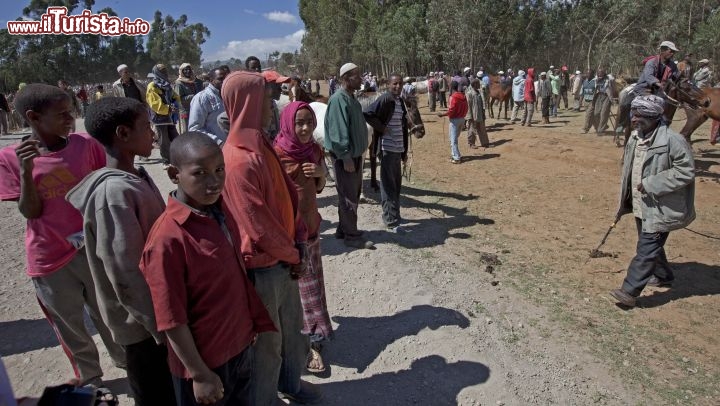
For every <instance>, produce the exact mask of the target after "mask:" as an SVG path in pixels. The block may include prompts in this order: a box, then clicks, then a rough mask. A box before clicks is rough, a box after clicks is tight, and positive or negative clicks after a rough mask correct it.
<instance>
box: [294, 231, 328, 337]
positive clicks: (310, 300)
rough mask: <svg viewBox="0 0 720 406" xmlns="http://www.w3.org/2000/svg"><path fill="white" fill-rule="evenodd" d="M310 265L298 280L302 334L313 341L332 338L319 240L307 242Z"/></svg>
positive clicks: (314, 239)
mask: <svg viewBox="0 0 720 406" xmlns="http://www.w3.org/2000/svg"><path fill="white" fill-rule="evenodd" d="M307 247H308V253H309V254H310V263H309V265H308V270H307V272H306V273H305V275H304V276H302V277H300V279H298V285H299V287H300V301H301V302H302V308H303V330H302V333H303V334H307V335H310V336H314V337H312V338H313V341H321V340H323V339H330V338H332V335H333V331H332V324H331V323H330V315H328V311H327V302H326V300H325V278H324V277H323V267H322V255H321V253H320V238H319V237H315V238H313V239H311V240H308V242H307Z"/></svg>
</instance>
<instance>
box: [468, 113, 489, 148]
mask: <svg viewBox="0 0 720 406" xmlns="http://www.w3.org/2000/svg"><path fill="white" fill-rule="evenodd" d="M476 137H477V139H478V140H479V141H480V145H481V146H483V147H485V148H487V147H489V146H490V139H489V138H488V135H487V130H486V129H485V120H480V121H473V123H472V124H471V125H469V126H468V133H467V139H468V145H470V146H473V145H475V138H476Z"/></svg>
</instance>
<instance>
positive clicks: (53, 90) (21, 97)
mask: <svg viewBox="0 0 720 406" xmlns="http://www.w3.org/2000/svg"><path fill="white" fill-rule="evenodd" d="M69 99H70V96H69V95H68V94H67V93H65V91H64V90H62V89H60V88H59V87H57V86H51V85H46V84H44V83H30V84H29V85H26V86H24V87H23V88H22V89H20V90H19V91H18V92H17V94H16V95H15V110H17V111H18V112H19V113H20V114H21V115H22V116H23V118H24V117H25V112H26V111H28V110H32V111H34V112H36V113H43V112H44V111H45V110H46V109H47V108H48V107H50V105H51V104H53V103H56V102H58V101H61V100H69Z"/></svg>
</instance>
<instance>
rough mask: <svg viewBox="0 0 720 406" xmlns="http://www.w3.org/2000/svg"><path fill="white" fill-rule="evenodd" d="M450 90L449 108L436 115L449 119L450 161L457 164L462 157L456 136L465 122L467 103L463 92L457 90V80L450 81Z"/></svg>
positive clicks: (458, 135)
mask: <svg viewBox="0 0 720 406" xmlns="http://www.w3.org/2000/svg"><path fill="white" fill-rule="evenodd" d="M450 90H451V94H452V96H450V108H449V109H448V111H446V112H445V113H438V117H444V116H447V117H448V118H449V119H450V131H449V133H450V156H451V158H450V162H452V163H454V164H459V163H460V159H461V158H462V157H461V156H460V149H459V148H458V137H460V132H461V131H462V128H463V124H464V123H465V115H466V114H467V111H468V104H467V99H466V98H465V93H463V92H461V91H459V90H458V82H452V83H450Z"/></svg>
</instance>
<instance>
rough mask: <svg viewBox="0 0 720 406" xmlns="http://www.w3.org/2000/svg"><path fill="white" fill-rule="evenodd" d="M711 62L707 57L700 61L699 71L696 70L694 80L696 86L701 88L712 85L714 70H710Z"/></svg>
mask: <svg viewBox="0 0 720 406" xmlns="http://www.w3.org/2000/svg"><path fill="white" fill-rule="evenodd" d="M709 64H710V61H709V60H707V59H701V60H699V61H698V71H697V72H695V75H694V76H693V82H694V83H695V86H697V87H699V88H701V89H702V88H703V87H710V85H711V83H710V79H711V78H712V72H711V71H710V68H709V67H708V65H709Z"/></svg>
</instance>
